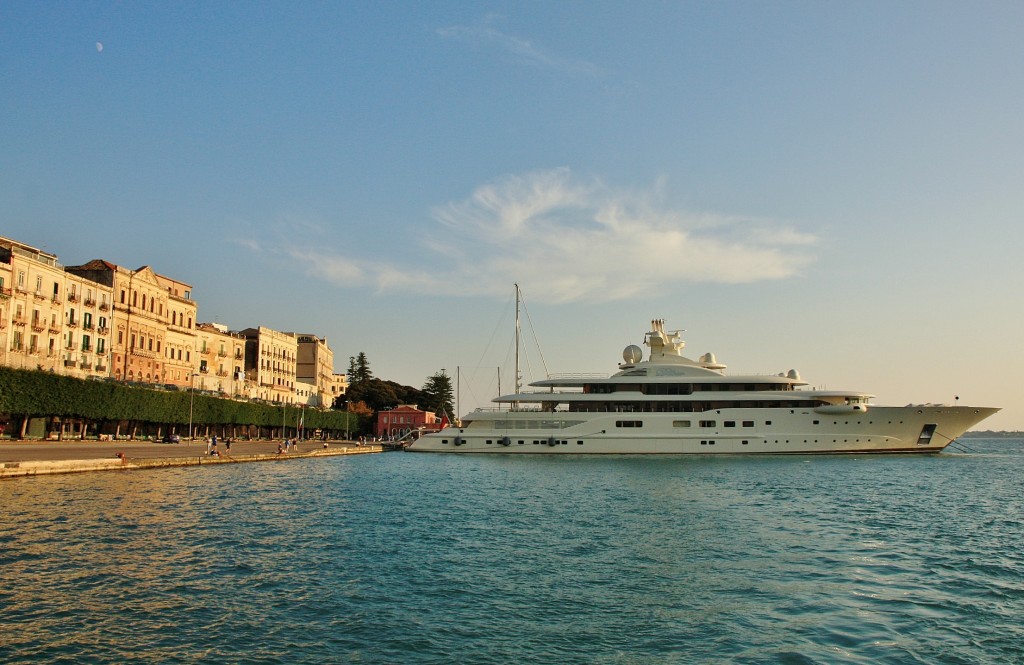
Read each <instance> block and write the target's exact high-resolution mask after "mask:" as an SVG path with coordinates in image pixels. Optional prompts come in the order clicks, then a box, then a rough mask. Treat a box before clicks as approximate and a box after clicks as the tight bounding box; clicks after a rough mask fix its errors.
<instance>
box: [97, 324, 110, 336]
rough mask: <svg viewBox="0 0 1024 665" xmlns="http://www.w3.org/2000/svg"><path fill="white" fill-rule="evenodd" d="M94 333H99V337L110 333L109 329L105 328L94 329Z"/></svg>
mask: <svg viewBox="0 0 1024 665" xmlns="http://www.w3.org/2000/svg"><path fill="white" fill-rule="evenodd" d="M96 332H97V333H99V334H100V335H106V334H107V333H108V332H110V328H108V327H106V326H100V327H99V328H97V329H96Z"/></svg>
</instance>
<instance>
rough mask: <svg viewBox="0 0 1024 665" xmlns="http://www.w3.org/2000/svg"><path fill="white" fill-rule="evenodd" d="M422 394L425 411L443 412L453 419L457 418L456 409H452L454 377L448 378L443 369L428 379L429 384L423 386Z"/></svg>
mask: <svg viewBox="0 0 1024 665" xmlns="http://www.w3.org/2000/svg"><path fill="white" fill-rule="evenodd" d="M421 392H422V395H423V397H422V399H423V408H424V409H425V410H427V411H433V412H434V413H435V414H441V413H442V412H443V413H447V414H448V415H449V416H451V417H454V416H455V409H454V408H452V399H453V392H452V377H450V376H448V374H447V373H445V371H444V370H443V369H442V370H441V371H440V372H436V373H434V374H431V375H430V376H429V377H427V382H426V383H424V384H423V388H422V389H421Z"/></svg>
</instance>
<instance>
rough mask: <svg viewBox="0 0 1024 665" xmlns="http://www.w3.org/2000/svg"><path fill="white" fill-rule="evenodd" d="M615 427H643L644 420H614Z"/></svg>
mask: <svg viewBox="0 0 1024 665" xmlns="http://www.w3.org/2000/svg"><path fill="white" fill-rule="evenodd" d="M615 426H616V427H643V426H644V421H642V420H616V421H615Z"/></svg>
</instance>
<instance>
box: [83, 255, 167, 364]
mask: <svg viewBox="0 0 1024 665" xmlns="http://www.w3.org/2000/svg"><path fill="white" fill-rule="evenodd" d="M66 270H67V271H68V272H69V273H72V274H75V275H79V276H81V277H83V278H85V279H88V280H90V281H92V282H94V283H96V284H99V285H103V286H107V287H109V288H110V289H111V290H112V297H113V321H112V342H111V371H110V375H111V376H112V377H114V378H115V379H117V380H119V381H134V382H140V383H166V382H167V377H166V375H165V365H166V363H165V348H164V347H165V345H166V342H167V323H166V319H167V317H168V316H169V314H170V309H169V307H168V303H169V296H168V293H167V291H166V290H165V287H164V286H163V285H162V284H161V282H160V280H159V279H158V277H157V274H156V273H155V272H153V270H152V268H150V267H149V266H143V267H141V268H139V269H138V270H130V269H128V268H125V267H122V266H118V265H116V264H113V263H110V262H109V261H103V260H101V259H95V260H93V261H90V262H89V263H86V264H84V265H80V266H69V267H68V268H66Z"/></svg>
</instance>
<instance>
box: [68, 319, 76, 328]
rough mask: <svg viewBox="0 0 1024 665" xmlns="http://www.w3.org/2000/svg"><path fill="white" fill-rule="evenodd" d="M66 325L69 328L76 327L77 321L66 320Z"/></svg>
mask: <svg viewBox="0 0 1024 665" xmlns="http://www.w3.org/2000/svg"><path fill="white" fill-rule="evenodd" d="M68 327H69V328H77V327H78V321H73V320H72V321H68Z"/></svg>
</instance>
